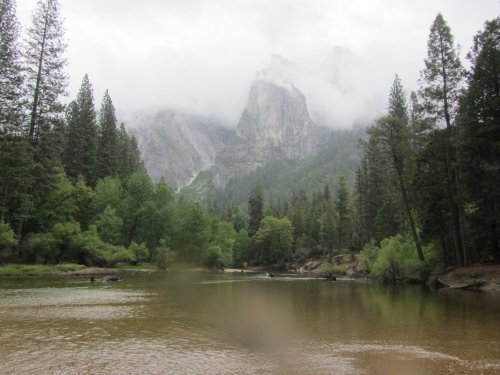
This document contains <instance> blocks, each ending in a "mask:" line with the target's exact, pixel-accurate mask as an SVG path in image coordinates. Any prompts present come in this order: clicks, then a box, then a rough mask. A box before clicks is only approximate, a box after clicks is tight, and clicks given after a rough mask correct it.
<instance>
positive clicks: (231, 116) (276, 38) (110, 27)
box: [18, 0, 500, 128]
mask: <svg viewBox="0 0 500 375" xmlns="http://www.w3.org/2000/svg"><path fill="white" fill-rule="evenodd" d="M35 5H36V0H22V1H18V13H19V19H20V21H21V23H22V25H23V27H27V26H28V25H29V23H30V18H31V16H30V12H31V10H32V9H34V8H35ZM61 6H62V9H61V13H62V16H63V18H65V27H66V37H67V39H68V50H67V57H68V61H69V65H68V67H67V72H68V74H69V77H70V87H69V94H70V96H69V97H68V100H69V99H70V98H73V97H74V96H75V95H76V92H77V90H78V88H79V86H80V82H81V79H82V77H83V75H84V74H85V73H88V74H89V77H90V80H91V82H92V83H93V85H94V88H95V96H96V100H97V102H99V101H100V99H101V97H102V95H103V93H104V90H105V89H109V91H110V94H111V97H112V98H113V101H114V103H115V106H116V108H117V112H118V116H119V117H120V118H122V119H124V118H125V119H126V118H127V117H129V116H130V114H131V113H134V112H137V111H140V112H145V111H149V110H160V109H165V108H174V109H176V110H182V111H183V112H185V113H194V114H197V115H202V116H208V117H217V118H218V119H219V120H220V121H221V122H222V123H224V124H225V125H226V126H230V127H235V126H236V124H237V123H238V120H239V117H240V115H241V112H242V111H243V108H244V107H245V104H246V99H247V94H248V92H249V89H250V85H251V83H252V81H253V78H254V75H255V71H257V70H259V69H262V67H266V66H269V65H270V63H271V61H272V60H273V58H272V57H271V56H272V55H273V54H277V55H280V56H283V58H285V59H286V60H287V61H288V67H287V69H286V70H287V74H288V75H289V76H291V77H293V79H290V80H291V81H292V82H293V83H294V85H295V86H296V87H297V88H298V89H299V90H300V91H301V92H303V93H304V95H305V96H306V97H307V99H308V107H309V109H310V115H311V118H312V119H313V121H315V122H316V123H320V124H325V125H327V126H330V127H337V128H338V127H350V126H351V125H352V123H353V122H355V121H359V120H364V119H367V118H368V119H370V118H373V117H375V116H377V115H378V114H379V113H380V112H382V111H384V109H385V103H386V97H387V93H388V90H389V87H390V84H391V82H392V79H393V76H394V74H395V73H398V74H399V75H400V77H401V78H402V80H403V84H404V85H405V87H406V88H407V89H408V90H411V89H415V88H416V87H417V80H418V74H419V71H420V70H421V69H422V68H423V59H424V57H425V53H426V52H425V51H426V47H427V46H426V42H427V37H428V35H429V27H430V25H431V22H432V21H433V19H434V18H435V16H436V14H437V13H438V12H442V13H443V15H444V17H445V18H446V20H447V21H448V23H449V25H450V27H451V28H452V31H453V33H454V35H455V39H456V42H458V43H460V44H461V45H462V56H464V55H465V53H466V52H467V51H468V49H469V48H470V46H471V43H472V36H473V35H474V34H475V33H476V31H478V30H479V29H480V28H481V27H482V25H483V23H484V21H485V20H487V19H491V18H493V17H495V16H496V15H498V13H499V10H500V6H499V4H498V2H497V1H496V0H476V1H470V0H423V1H413V2H409V1H397V0H373V1H363V0H333V1H332V0H313V1H310V0H273V1H268V0H240V1H234V0H220V1H210V0H189V1H186V0H171V1H163V0H145V1H141V2H139V1H134V0H106V1H102V0H85V1H74V0H68V1H64V2H62V4H61Z"/></svg>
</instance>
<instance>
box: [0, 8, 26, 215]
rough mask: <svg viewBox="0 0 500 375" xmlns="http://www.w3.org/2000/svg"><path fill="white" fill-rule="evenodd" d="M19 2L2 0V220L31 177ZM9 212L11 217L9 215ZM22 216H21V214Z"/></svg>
mask: <svg viewBox="0 0 500 375" xmlns="http://www.w3.org/2000/svg"><path fill="white" fill-rule="evenodd" d="M18 39H19V24H18V21H17V18H16V2H15V1H14V0H2V1H1V2H0V165H1V168H0V221H3V220H8V221H9V222H11V223H12V222H13V221H14V216H16V214H20V211H22V207H23V205H25V204H26V203H27V201H28V196H27V192H28V189H29V184H30V181H31V177H30V173H29V165H30V163H29V153H28V144H27V142H26V139H27V138H26V135H25V132H24V128H23V98H22V95H23V94H22V91H21V89H22V85H23V71H22V67H21V60H20V58H21V51H20V48H19V43H18ZM7 216H9V217H7ZM18 219H19V218H18Z"/></svg>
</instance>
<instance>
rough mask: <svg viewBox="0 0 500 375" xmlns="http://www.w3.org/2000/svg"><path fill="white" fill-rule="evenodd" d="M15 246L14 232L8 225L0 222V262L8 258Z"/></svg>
mask: <svg viewBox="0 0 500 375" xmlns="http://www.w3.org/2000/svg"><path fill="white" fill-rule="evenodd" d="M15 245H17V240H16V238H15V235H14V231H13V230H12V229H11V228H10V225H9V224H8V223H6V222H4V221H0V260H3V259H6V258H8V257H9V256H10V255H11V249H12V247H14V246H15Z"/></svg>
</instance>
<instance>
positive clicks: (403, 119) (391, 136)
mask: <svg viewBox="0 0 500 375" xmlns="http://www.w3.org/2000/svg"><path fill="white" fill-rule="evenodd" d="M388 109H389V115H388V116H386V117H383V118H381V119H379V120H378V122H377V124H376V126H374V127H373V128H371V129H370V130H369V134H370V135H371V136H372V137H375V138H376V139H377V140H378V142H380V143H381V150H382V152H384V153H386V154H387V155H389V157H390V159H391V160H392V163H391V164H392V170H393V172H394V174H395V177H396V180H397V182H398V187H399V192H400V193H401V200H402V203H403V209H404V213H405V216H406V220H407V222H408V225H409V227H410V232H411V235H412V237H413V241H414V242H415V247H416V249H417V255H418V258H419V259H420V260H421V261H424V253H423V251H422V246H421V244H420V239H419V237H418V234H417V229H416V224H415V221H414V218H413V215H412V210H411V207H410V196H409V194H408V189H407V183H406V177H407V175H406V167H407V165H408V161H409V159H410V155H411V145H410V140H411V136H410V128H409V126H408V112H407V106H406V96H405V93H404V89H403V86H402V84H401V81H400V79H399V77H398V76H397V75H396V77H395V79H394V83H393V85H392V88H391V92H390V95H389V108H388Z"/></svg>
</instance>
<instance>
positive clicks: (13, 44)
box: [0, 0, 23, 134]
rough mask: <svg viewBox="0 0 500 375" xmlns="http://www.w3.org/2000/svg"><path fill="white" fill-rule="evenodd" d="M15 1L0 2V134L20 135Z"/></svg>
mask: <svg viewBox="0 0 500 375" xmlns="http://www.w3.org/2000/svg"><path fill="white" fill-rule="evenodd" d="M18 38H19V23H18V21H17V18H16V2H15V1H14V0H2V2H1V3H0V87H1V90H0V132H1V133H2V134H20V133H21V130H22V129H21V124H22V110H23V108H22V105H23V101H22V91H21V88H22V84H23V75H22V67H21V61H20V50H19V45H18Z"/></svg>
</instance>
